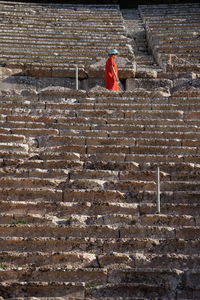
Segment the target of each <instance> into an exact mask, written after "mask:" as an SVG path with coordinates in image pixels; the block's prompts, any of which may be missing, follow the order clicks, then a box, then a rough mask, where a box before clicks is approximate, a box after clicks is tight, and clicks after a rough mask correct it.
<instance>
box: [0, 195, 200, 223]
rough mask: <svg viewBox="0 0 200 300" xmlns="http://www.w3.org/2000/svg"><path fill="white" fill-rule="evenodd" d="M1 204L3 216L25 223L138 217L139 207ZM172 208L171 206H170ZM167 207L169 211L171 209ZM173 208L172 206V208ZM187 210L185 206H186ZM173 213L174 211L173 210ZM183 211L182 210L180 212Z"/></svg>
mask: <svg viewBox="0 0 200 300" xmlns="http://www.w3.org/2000/svg"><path fill="white" fill-rule="evenodd" d="M0 203H1V213H2V214H5V215H9V216H10V217H11V216H12V217H13V218H16V219H17V218H18V217H19V218H22V216H23V220H25V221H26V217H27V218H32V219H33V221H34V220H38V218H44V220H50V221H54V220H55V221H59V219H61V221H62V220H64V219H65V218H66V219H65V221H66V222H67V221H70V217H71V215H76V216H77V215H82V216H83V217H84V216H91V217H96V216H98V215H110V216H112V215H118V214H122V215H132V216H139V205H138V204H136V203H121V202H119V203H117V202H116V203H112V202H104V203H101V202H97V201H95V202H94V203H92V202H66V203H64V202H57V203H56V202H52V201H46V202H45V201H41V200H40V199H36V201H34V202H33V201H32V202H31V201H29V202H26V201H24V202H23V201H9V200H6V201H2V200H1V201H0ZM171 206H172V205H171ZM171 206H170V205H169V208H168V207H167V208H166V209H168V210H169V209H170V207H171ZM172 207H173V206H172ZM154 208H155V207H154V206H153V205H151V206H150V205H149V206H148V205H145V206H144V207H143V210H142V208H141V210H142V211H143V214H145V211H146V213H147V210H148V209H149V211H151V213H153V209H154ZM186 208H187V206H186ZM186 208H185V209H184V214H186ZM189 209H190V210H192V209H193V210H194V212H198V205H193V206H192V204H191V207H189V208H188V210H189ZM174 211H175V209H174ZM176 211H177V208H176ZM181 211H183V210H181Z"/></svg>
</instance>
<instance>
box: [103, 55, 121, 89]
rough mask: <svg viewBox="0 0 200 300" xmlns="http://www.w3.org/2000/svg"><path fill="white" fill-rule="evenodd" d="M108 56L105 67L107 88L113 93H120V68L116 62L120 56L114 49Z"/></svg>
mask: <svg viewBox="0 0 200 300" xmlns="http://www.w3.org/2000/svg"><path fill="white" fill-rule="evenodd" d="M108 54H109V58H108V59H107V61H106V66H105V81H106V88H107V89H108V90H112V91H120V88H119V78H118V68H117V64H116V62H115V58H116V57H117V55H118V51H117V50H116V49H112V50H110V51H109V52H108Z"/></svg>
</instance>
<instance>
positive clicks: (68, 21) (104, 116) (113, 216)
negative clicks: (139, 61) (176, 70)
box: [0, 2, 200, 300]
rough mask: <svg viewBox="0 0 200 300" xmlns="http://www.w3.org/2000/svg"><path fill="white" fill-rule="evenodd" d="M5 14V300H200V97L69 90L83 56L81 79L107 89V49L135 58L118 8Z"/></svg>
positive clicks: (1, 105)
mask: <svg viewBox="0 0 200 300" xmlns="http://www.w3.org/2000/svg"><path fill="white" fill-rule="evenodd" d="M0 7H1V15H2V19H1V20H2V27H1V29H0V38H1V42H2V45H3V46H2V48H1V50H0V51H1V52H0V53H1V63H2V65H6V66H7V67H8V66H10V69H7V68H1V69H0V72H1V73H0V76H1V79H2V80H1V82H0V91H1V92H0V124H1V126H0V207H1V212H0V279H1V280H0V298H1V299H26V298H27V299H31V298H32V297H34V299H43V300H44V299H57V300H58V299H59V300H60V299H67V300H70V299H71V300H77V299H88V300H89V299H93V300H94V299H103V300H108V299H109V300H114V299H115V300H121V299H123V300H133V299H145V300H146V299H198V298H199V293H200V286H199V273H200V272H199V260H200V257H199V250H200V241H199V232H200V218H199V212H200V205H199V199H200V189H199V187H200V181H199V172H200V165H199V158H200V152H199V144H200V141H199V137H200V131H199V125H200V121H199V115H200V106H199V99H200V93H199V89H198V88H196V87H194V86H193V87H192V88H187V87H186V88H185V89H183V88H181V86H180V85H179V86H176V84H175V83H176V81H172V78H171V77H170V80H168V79H166V78H165V79H163V81H162V80H161V81H160V82H159V85H160V86H161V87H162V88H166V87H167V88H168V90H167V92H166V91H164V90H162V89H156V84H157V83H158V81H159V80H158V81H156V80H157V79H152V78H151V79H149V78H147V77H148V76H147V77H146V78H145V79H144V78H139V79H135V81H134V84H135V86H134V91H125V92H120V93H113V92H110V91H107V90H105V89H103V88H99V87H97V88H95V89H91V90H89V91H86V90H79V91H75V90H72V89H69V88H66V86H67V84H66V83H65V84H64V80H63V81H62V83H63V85H64V86H65V87H63V85H62V86H56V84H57V83H58V85H59V84H60V82H61V80H60V78H59V79H58V78H57V79H55V78H54V76H58V77H59V76H61V77H62V76H64V77H65V76H70V77H71V76H72V77H73V76H74V75H71V74H72V73H73V72H74V61H73V60H74V59H75V58H76V56H77V53H79V54H80V53H82V54H83V55H82V56H80V55H79V59H80V60H79V61H78V62H77V64H78V65H79V67H81V66H82V71H81V72H82V73H80V74H81V76H82V78H84V77H85V76H96V75H95V74H96V73H95V72H96V71H97V69H95V65H96V57H97V56H99V55H100V56H101V55H102V52H103V51H104V52H105V55H106V50H107V47H108V45H107V41H106V42H105V43H104V42H103V41H104V39H105V40H106V39H108V38H109V41H112V42H113V44H112V43H111V42H110V43H109V48H110V47H111V46H113V47H116V48H118V49H119V51H120V54H121V56H122V58H124V59H125V57H127V56H128V59H130V60H131V59H132V58H133V54H132V51H131V50H130V47H129V46H130V45H129V46H125V45H126V44H127V37H126V35H125V34H124V32H125V31H126V29H125V27H124V22H123V19H122V16H121V13H120V10H119V8H118V7H117V6H110V7H107V8H106V9H105V7H104V6H98V7H96V6H95V7H94V6H87V8H86V7H84V8H83V7H82V6H71V5H63V6H60V5H59V6H57V5H48V6H47V5H40V4H34V5H33V4H32V5H30V4H24V3H23V4H22V3H21V4H20V3H12V2H1V3H0ZM108 16H109V21H108ZM41 20H42V21H41ZM80 20H82V22H83V21H84V25H85V29H87V33H85V35H83V28H81V27H80V26H79V22H80ZM94 20H95V22H94ZM108 23H109V24H108ZM110 23H112V24H110ZM13 24H14V25H15V26H13ZM92 24H93V27H91V25H92ZM68 25H70V27H66V26H68ZM72 25H73V28H72ZM105 28H107V29H108V30H107V31H105ZM61 30H62V33H61ZM65 30H66V31H65ZM15 32H17V33H18V38H16V37H14V36H13V33H15ZM84 32H85V31H84ZM94 32H95V35H93V36H92V34H93V33H94ZM47 33H50V34H51V39H49V36H48V35H47ZM114 33H115V35H114ZM5 34H8V35H7V36H8V37H10V38H8V42H7V41H6V38H5ZM91 36H92V37H93V38H92V39H91ZM54 37H55V39H54V40H53V38H54ZM63 37H64V39H63ZM29 38H30V39H29ZM68 38H69V39H68ZM19 39H20V43H21V44H19ZM36 39H37V40H38V41H40V43H39V42H38V43H37V45H36V44H35V43H34V41H35V40H36ZM61 39H62V42H61ZM79 39H81V42H80V43H79V42H78V41H79ZM3 41H4V42H3ZM11 41H13V42H15V43H14V44H12V43H11ZM52 41H53V42H52ZM22 42H23V43H22ZM93 43H94V45H93ZM100 44H101V45H102V46H101V47H100ZM21 45H24V47H23V48H22V47H21ZM25 45H27V46H25ZM47 45H49V46H50V47H49V46H47ZM82 45H85V46H84V49H82ZM88 45H89V46H88ZM10 46H11V47H12V52H9V51H10V50H9V49H10ZM75 46H76V47H75ZM97 46H99V47H100V48H99V52H98V53H97V52H95V51H96V49H97ZM26 47H27V48H26ZM86 47H89V48H90V50H91V51H90V52H91V53H89V54H90V55H89V56H88V55H87V53H88V52H87V51H85V50H86ZM120 47H121V48H120ZM30 48H31V51H27V49H29V50H30ZM48 48H50V49H48ZM13 49H14V50H13ZM23 49H24V50H23ZM72 49H75V51H74V52H72ZM25 50H26V51H25ZM129 50H130V51H129ZM23 51H25V52H23ZM54 51H56V53H57V54H58V55H54V56H52V55H53V54H52V53H54ZM59 51H60V52H59ZM80 51H81V52H80ZM59 53H60V54H59ZM63 53H64V54H65V55H66V57H67V59H68V58H69V60H66V61H67V62H66V64H65V63H63V57H62V55H63ZM21 54H23V57H22V56H20V55H21ZM40 54H42V55H40ZM61 54H62V55H61ZM9 55H11V56H12V57H11V56H9ZM15 55H16V56H15ZM36 56H38V58H37V59H39V60H40V59H42V61H38V62H36V61H34V60H35V59H36ZM53 57H54V58H55V59H53ZM7 59H9V60H8V61H7ZM12 59H13V60H12ZM90 59H91V60H90ZM52 61H53V63H52ZM54 63H55V65H54ZM71 64H72V65H71ZM132 64H134V61H133V60H132V61H130V69H128V71H127V70H126V66H125V67H124V70H123V68H121V74H123V72H124V74H126V76H127V77H125V78H128V77H129V76H130V74H132V75H134V74H133V69H132ZM97 65H98V63H97ZM71 66H72V69H73V70H72V69H70V67H71ZM99 66H100V65H99ZM13 67H15V68H19V69H18V71H16V70H14V69H13ZM20 68H21V69H20ZM37 68H38V69H37ZM20 70H21V71H22V74H21V75H22V76H16V73H17V72H21V71H20ZM98 70H100V71H101V68H100V69H98ZM170 70H171V71H172V69H169V70H168V71H169V72H170ZM72 71H73V72H72ZM70 72H71V73H70ZM128 72H129V75H127V74H128ZM27 73H28V74H29V75H31V74H32V75H35V76H48V77H49V76H52V78H51V80H50V78H43V79H37V78H32V77H28V76H26V75H27ZM12 74H15V76H11V75H12ZM73 74H74V73H73ZM132 75H131V76H132ZM123 76H124V75H122V78H123ZM140 76H142V72H141V73H140ZM21 77H23V80H22V78H21ZM150 77H151V76H150ZM152 77H153V76H152ZM5 78H6V80H5ZM65 80H66V81H68V80H69V78H66V79H65ZM128 83H129V81H128V80H127V86H128ZM179 83H180V82H179ZM71 84H72V83H71ZM48 85H49V87H48ZM51 85H54V87H52V86H51ZM72 87H74V85H73V84H72ZM170 93H171V94H170ZM158 166H159V167H160V170H161V174H160V175H161V213H160V214H158V213H157V206H156V171H157V167H158Z"/></svg>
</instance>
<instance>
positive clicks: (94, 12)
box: [0, 1, 134, 78]
mask: <svg viewBox="0 0 200 300" xmlns="http://www.w3.org/2000/svg"><path fill="white" fill-rule="evenodd" d="M0 11H1V30H0V42H1V51H0V63H1V64H2V65H3V66H5V65H6V66H7V67H12V68H19V69H21V70H22V71H23V72H25V73H26V74H28V75H31V76H37V77H75V66H76V65H77V66H78V67H79V77H80V78H88V77H95V76H96V64H97V65H99V62H100V65H101V66H102V69H101V72H103V68H104V64H103V62H105V58H106V57H107V50H108V49H111V48H117V49H118V50H119V52H120V57H121V59H122V58H123V57H124V60H123V64H121V67H120V68H121V76H122V77H123V76H127V75H123V73H124V72H125V74H129V76H134V62H133V61H134V59H133V53H132V51H131V49H130V47H129V46H128V40H127V37H126V32H125V26H124V23H123V18H122V15H121V12H120V10H119V7H118V6H117V5H113V6H112V5H110V6H103V5H90V6H87V7H86V6H83V5H67V4H57V5H56V4H52V5H44V4H43V5H42V4H36V3H35V4H31V3H27V4H25V3H17V2H10V1H9V2H8V1H1V3H0ZM83 24H84V26H83ZM108 40H109V44H108ZM102 61H103V62H102ZM119 66H120V62H119ZM98 72H99V70H98Z"/></svg>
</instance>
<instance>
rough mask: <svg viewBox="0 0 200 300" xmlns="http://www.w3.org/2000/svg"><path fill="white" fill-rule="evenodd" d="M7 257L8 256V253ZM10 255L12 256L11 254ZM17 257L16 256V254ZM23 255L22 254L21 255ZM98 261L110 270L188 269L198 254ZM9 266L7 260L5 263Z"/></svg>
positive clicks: (117, 256)
mask: <svg viewBox="0 0 200 300" xmlns="http://www.w3.org/2000/svg"><path fill="white" fill-rule="evenodd" d="M8 257H9V259H10V256H9V255H8ZM11 257H12V256H11ZM17 257H18V256H17ZM23 257H24V256H23ZM97 257H98V262H99V265H100V267H101V268H107V269H109V270H112V269H113V268H114V267H115V266H116V265H117V266H118V268H119V267H121V268H125V267H129V268H140V269H142V268H144V269H146V268H161V269H163V268H165V267H166V266H167V267H168V268H169V269H171V270H175V269H178V270H180V269H181V270H186V271H187V270H188V269H192V268H194V269H197V270H198V262H199V259H200V257H199V255H197V254H194V255H183V254H177V253H169V254H158V253H156V254H155V253H154V254H152V253H147V254H145V253H143V252H142V253H140V252H136V253H130V254H129V253H128V254H127V253H116V252H114V253H110V254H103V255H98V256H97ZM7 266H8V267H9V262H8V264H7Z"/></svg>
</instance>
